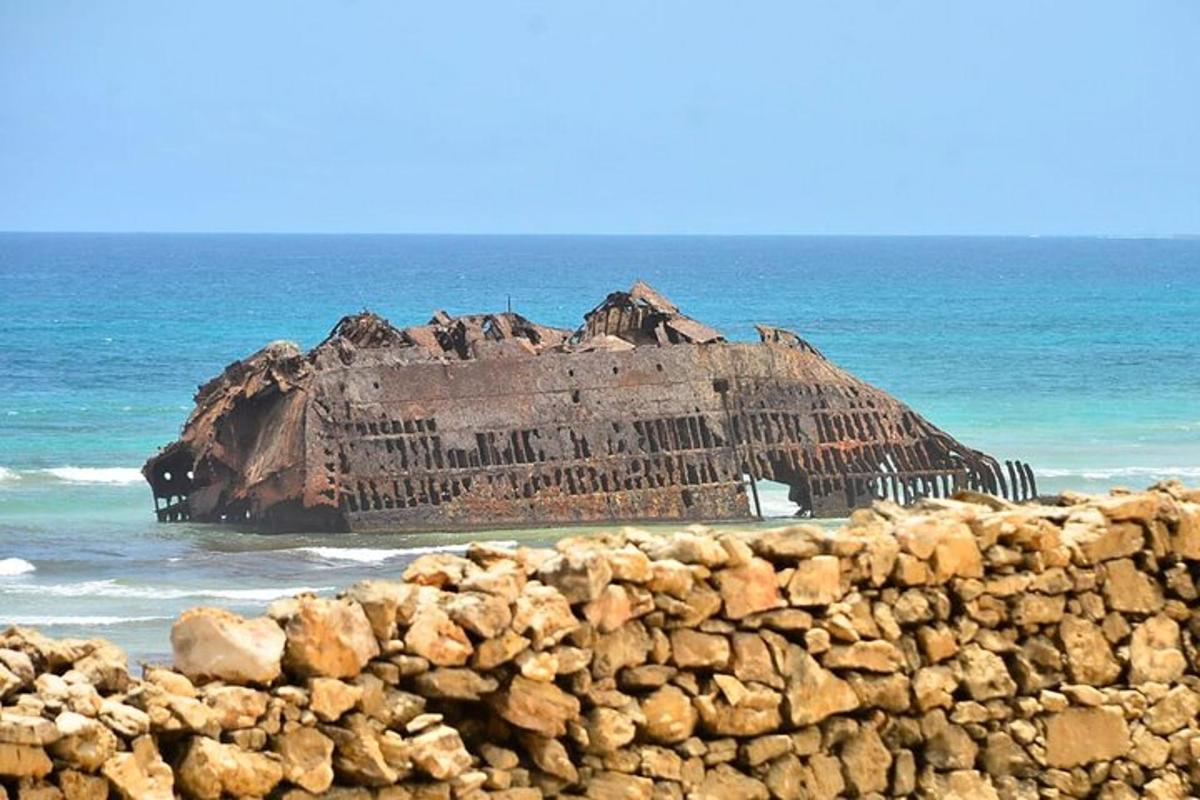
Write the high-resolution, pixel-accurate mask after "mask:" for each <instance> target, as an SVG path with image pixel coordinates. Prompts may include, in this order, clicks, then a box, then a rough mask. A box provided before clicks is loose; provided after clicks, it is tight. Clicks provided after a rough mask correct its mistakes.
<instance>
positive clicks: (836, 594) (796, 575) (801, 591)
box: [787, 556, 844, 606]
mask: <svg viewBox="0 0 1200 800" xmlns="http://www.w3.org/2000/svg"><path fill="white" fill-rule="evenodd" d="M787 591H788V600H789V601H790V602H791V604H792V605H794V606H823V605H829V604H830V603H835V602H837V601H838V600H840V599H841V597H842V594H843V593H844V590H843V588H842V568H841V562H840V561H839V560H838V557H837V556H813V557H812V558H808V559H805V560H804V561H801V562H800V563H798V564H797V565H796V569H795V571H794V572H793V573H792V578H791V580H790V581H788V586H787Z"/></svg>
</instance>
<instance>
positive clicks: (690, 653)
mask: <svg viewBox="0 0 1200 800" xmlns="http://www.w3.org/2000/svg"><path fill="white" fill-rule="evenodd" d="M729 654H730V651H729V639H727V638H726V637H724V636H721V635H719V634H715V633H701V632H700V631H696V630H692V629H690V628H679V629H678V630H673V631H671V662H672V663H673V664H675V666H677V667H679V668H680V669H724V668H725V667H726V666H727V665H728V664H729Z"/></svg>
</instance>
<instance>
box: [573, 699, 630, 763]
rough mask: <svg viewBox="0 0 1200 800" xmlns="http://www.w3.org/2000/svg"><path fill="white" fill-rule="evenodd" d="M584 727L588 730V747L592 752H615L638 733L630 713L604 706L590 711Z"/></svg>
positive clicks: (584, 721) (585, 718) (585, 717)
mask: <svg viewBox="0 0 1200 800" xmlns="http://www.w3.org/2000/svg"><path fill="white" fill-rule="evenodd" d="M583 728H584V730H585V731H587V740H588V743H587V747H586V749H587V751H588V752H591V753H600V754H603V753H612V752H615V751H617V750H619V749H620V748H622V747H624V746H625V745H627V744H629V743H630V742H632V741H633V737H634V736H635V735H636V734H637V726H636V725H635V724H634V720H633V719H631V718H630V717H629V715H627V714H624V713H622V712H621V711H618V710H617V709H615V708H604V707H603V706H600V707H597V708H593V709H591V710H590V711H588V713H587V714H586V715H585V716H584V719H583Z"/></svg>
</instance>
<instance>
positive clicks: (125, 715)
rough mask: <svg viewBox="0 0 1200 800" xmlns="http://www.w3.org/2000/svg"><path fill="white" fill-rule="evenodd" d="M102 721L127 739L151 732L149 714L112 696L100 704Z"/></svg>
mask: <svg viewBox="0 0 1200 800" xmlns="http://www.w3.org/2000/svg"><path fill="white" fill-rule="evenodd" d="M100 721H101V722H103V723H104V724H105V725H107V726H108V727H109V729H110V730H112V731H114V732H115V733H117V734H119V735H121V736H124V737H125V738H126V739H134V738H136V737H138V736H142V735H144V734H147V733H149V732H150V715H149V714H147V713H146V712H145V711H142V710H141V709H140V708H134V707H133V706H131V705H127V704H126V703H120V702H118V701H116V700H113V699H111V698H107V699H105V700H104V702H103V703H101V704H100Z"/></svg>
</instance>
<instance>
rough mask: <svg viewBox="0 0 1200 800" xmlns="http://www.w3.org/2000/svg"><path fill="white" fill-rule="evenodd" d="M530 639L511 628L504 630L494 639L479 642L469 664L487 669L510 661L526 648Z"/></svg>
mask: <svg viewBox="0 0 1200 800" xmlns="http://www.w3.org/2000/svg"><path fill="white" fill-rule="evenodd" d="M529 645H530V641H529V640H528V639H526V638H525V637H524V636H521V635H519V634H517V633H514V632H513V631H511V630H508V631H504V632H503V633H501V634H500V635H499V636H497V637H496V638H494V639H488V640H487V641H484V642H480V643H479V646H478V647H476V648H475V652H474V653H473V654H472V656H471V666H472V667H474V668H475V669H481V670H489V669H494V668H495V667H498V666H500V665H501V664H503V663H505V662H507V661H511V660H512V659H513V658H515V657H516V656H517V654H518V653H521V652H523V651H524V650H526V649H527V648H528V647H529Z"/></svg>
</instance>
